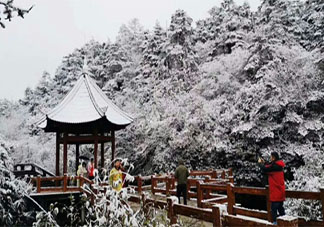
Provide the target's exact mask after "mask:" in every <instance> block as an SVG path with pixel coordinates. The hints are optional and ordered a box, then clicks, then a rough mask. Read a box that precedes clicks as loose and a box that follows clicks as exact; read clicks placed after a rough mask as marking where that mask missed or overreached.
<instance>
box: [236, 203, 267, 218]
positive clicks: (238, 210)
mask: <svg viewBox="0 0 324 227" xmlns="http://www.w3.org/2000/svg"><path fill="white" fill-rule="evenodd" d="M234 213H235V214H239V215H244V216H249V217H254V218H259V219H264V220H267V219H268V213H267V212H266V211H262V210H260V211H257V210H250V209H246V208H243V207H237V206H234Z"/></svg>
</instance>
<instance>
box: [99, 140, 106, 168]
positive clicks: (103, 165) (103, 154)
mask: <svg viewBox="0 0 324 227" xmlns="http://www.w3.org/2000/svg"><path fill="white" fill-rule="evenodd" d="M100 165H101V168H104V167H105V143H101V163H100Z"/></svg>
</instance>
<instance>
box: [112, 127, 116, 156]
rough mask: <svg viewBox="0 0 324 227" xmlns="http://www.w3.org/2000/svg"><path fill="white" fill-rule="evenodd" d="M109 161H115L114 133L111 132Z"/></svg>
mask: <svg viewBox="0 0 324 227" xmlns="http://www.w3.org/2000/svg"><path fill="white" fill-rule="evenodd" d="M111 137H112V138H111V161H113V160H114V159H115V150H116V144H115V131H111Z"/></svg>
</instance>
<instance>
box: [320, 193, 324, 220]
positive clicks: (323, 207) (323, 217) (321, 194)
mask: <svg viewBox="0 0 324 227" xmlns="http://www.w3.org/2000/svg"><path fill="white" fill-rule="evenodd" d="M320 196H321V203H322V220H323V221H322V225H323V226H324V188H323V187H321V188H320Z"/></svg>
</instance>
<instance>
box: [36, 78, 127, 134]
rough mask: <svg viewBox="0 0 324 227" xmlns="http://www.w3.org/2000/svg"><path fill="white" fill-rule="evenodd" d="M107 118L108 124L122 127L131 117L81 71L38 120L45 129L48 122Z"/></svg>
mask: <svg viewBox="0 0 324 227" xmlns="http://www.w3.org/2000/svg"><path fill="white" fill-rule="evenodd" d="M105 119H106V120H107V121H108V123H109V124H111V125H115V126H118V127H117V128H124V127H126V126H127V125H129V124H130V123H132V121H133V118H132V117H131V116H130V115H129V114H127V113H126V112H124V111H122V110H121V109H120V108H118V107H117V106H116V105H115V104H114V103H113V102H112V101H111V100H110V99H108V97H107V96H106V95H105V93H104V92H103V91H102V90H101V89H100V88H99V87H98V86H97V84H96V82H95V81H94V80H93V79H92V78H91V77H90V76H88V74H87V73H85V72H84V73H83V74H82V75H81V76H80V78H79V79H78V80H77V82H76V84H75V85H74V87H73V88H72V90H71V91H70V92H69V93H68V94H67V95H66V96H65V98H64V99H63V100H62V101H61V102H60V103H59V104H58V105H57V106H56V107H55V108H53V109H52V110H50V111H49V112H48V113H47V114H46V116H44V117H43V119H42V120H41V121H40V122H39V124H38V126H39V127H40V128H43V129H46V127H47V125H48V122H49V121H52V122H57V123H60V124H83V123H88V124H89V123H91V122H96V121H98V120H105Z"/></svg>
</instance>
